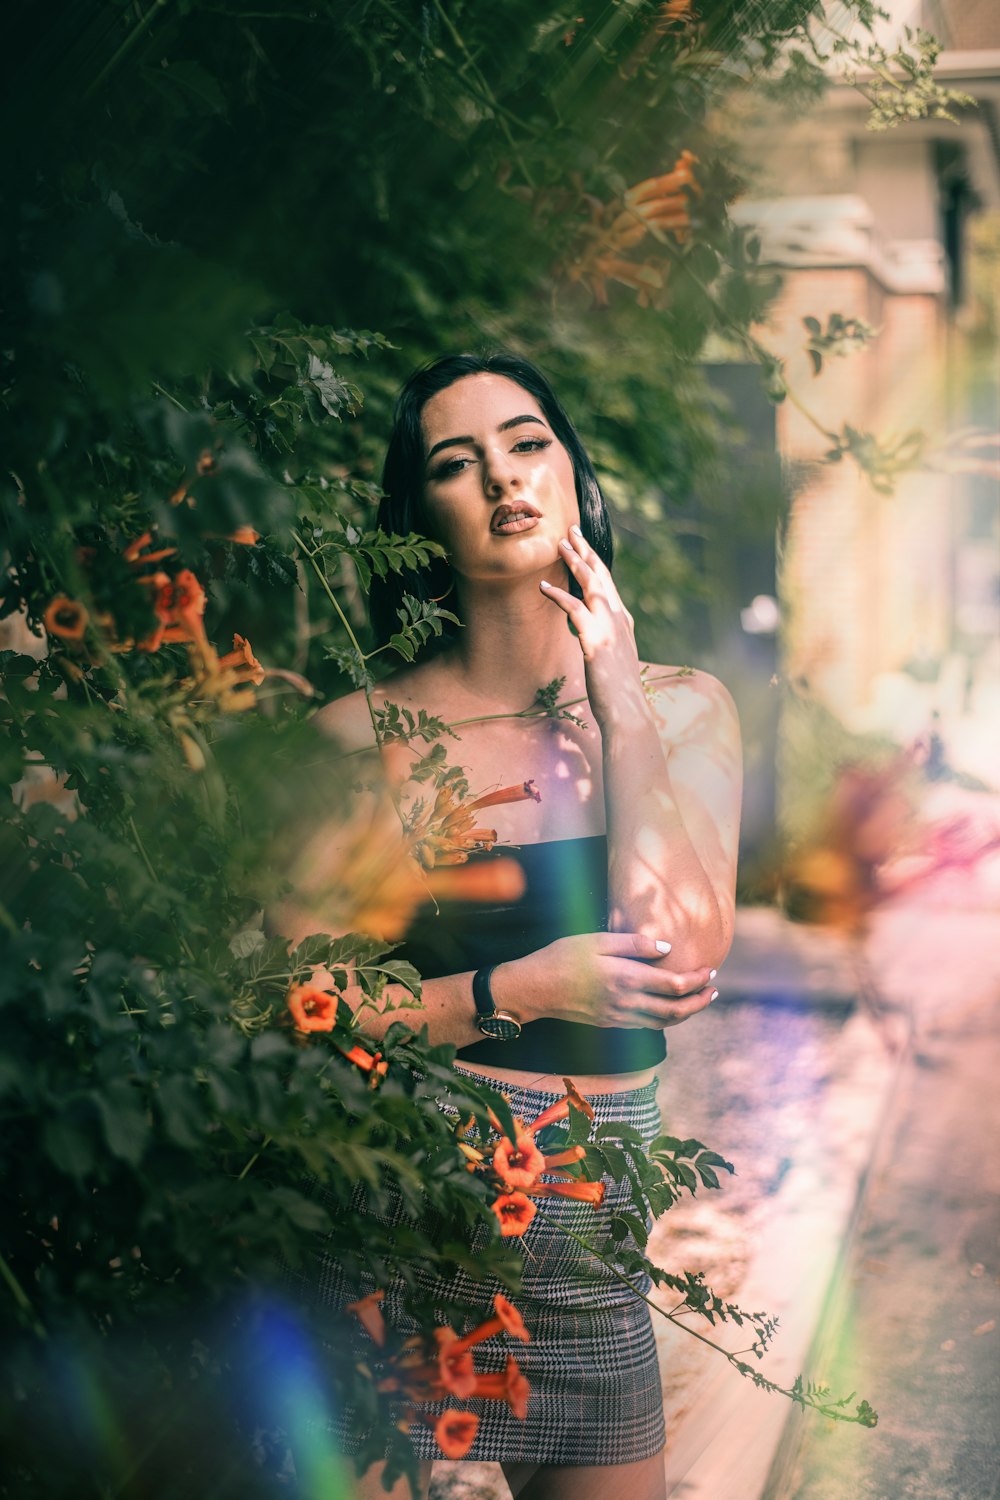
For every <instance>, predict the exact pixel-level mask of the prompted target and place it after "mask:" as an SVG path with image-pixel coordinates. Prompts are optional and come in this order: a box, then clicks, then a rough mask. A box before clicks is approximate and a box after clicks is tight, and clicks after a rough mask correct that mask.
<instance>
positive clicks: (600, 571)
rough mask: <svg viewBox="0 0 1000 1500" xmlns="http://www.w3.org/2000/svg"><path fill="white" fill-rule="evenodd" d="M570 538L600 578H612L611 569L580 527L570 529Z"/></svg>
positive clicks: (575, 526)
mask: <svg viewBox="0 0 1000 1500" xmlns="http://www.w3.org/2000/svg"><path fill="white" fill-rule="evenodd" d="M569 538H570V541H571V542H572V544H573V546H574V547H575V548H576V550H577V552H578V553H579V555H580V556H581V557H582V558H583V560H584V562H585V563H586V564H587V566H588V567H589V568H592V569H593V571H594V572H595V573H596V574H597V576H598V577H599V578H610V577H611V569H610V568H609V567H608V565H607V563H606V562H605V561H604V560H603V558H602V557H601V555H600V553H599V552H597V551H596V550H595V549H594V548H593V547H592V546H591V545H590V543H589V542H588V541H587V538H586V537H585V536H584V534H583V532H582V531H581V530H580V528H579V526H577V525H576V524H575V523H574V524H573V525H572V526H571V527H570V528H569Z"/></svg>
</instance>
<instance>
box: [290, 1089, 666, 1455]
mask: <svg viewBox="0 0 1000 1500" xmlns="http://www.w3.org/2000/svg"><path fill="white" fill-rule="evenodd" d="M459 1071H462V1070H461V1069H460V1070H459ZM473 1076H479V1075H473ZM657 1083H658V1080H657V1079H655V1078H654V1079H653V1080H652V1081H651V1082H650V1083H648V1084H647V1085H645V1086H644V1087H643V1088H640V1089H632V1090H628V1091H626V1092H623V1093H617V1094H598V1095H589V1096H588V1097H589V1100H590V1103H591V1104H592V1105H593V1108H594V1124H595V1125H601V1124H604V1123H605V1122H608V1121H616V1122H619V1123H621V1124H626V1125H631V1126H633V1127H634V1128H636V1129H637V1130H639V1131H640V1132H641V1133H642V1137H643V1142H644V1144H645V1145H647V1146H648V1145H649V1143H650V1142H651V1141H652V1140H653V1139H654V1138H655V1137H656V1136H657V1135H659V1134H660V1131H661V1124H660V1113H659V1109H658V1107H657V1104H656V1090H657ZM503 1092H504V1094H505V1095H506V1097H507V1098H508V1099H509V1100H510V1107H511V1111H512V1113H513V1114H514V1115H515V1116H519V1117H520V1118H521V1119H525V1120H533V1119H534V1118H535V1117H536V1116H537V1115H539V1114H540V1113H541V1112H542V1110H543V1109H546V1108H547V1107H548V1105H550V1104H552V1103H553V1102H554V1101H555V1100H556V1099H558V1098H561V1097H562V1095H561V1093H551V1092H548V1091H543V1090H541V1089H525V1088H513V1087H510V1086H506V1085H505V1086H503ZM605 1188H606V1192H605V1198H604V1202H603V1204H602V1206H601V1207H600V1208H597V1209H595V1208H593V1207H592V1206H591V1205H588V1204H583V1203H577V1202H574V1201H573V1200H571V1199H562V1198H550V1199H546V1200H545V1204H544V1208H545V1214H544V1217H543V1215H542V1214H541V1213H539V1214H536V1216H535V1218H534V1219H533V1220H532V1222H531V1224H529V1226H528V1228H527V1230H526V1231H525V1233H524V1235H523V1236H521V1238H520V1239H518V1240H515V1241H512V1243H514V1244H516V1245H518V1246H519V1247H520V1249H521V1251H522V1253H523V1256H524V1275H523V1280H522V1284H521V1290H520V1292H519V1293H517V1295H516V1296H515V1297H514V1298H513V1301H514V1304H515V1306H516V1307H517V1310H518V1312H519V1313H520V1314H521V1316H522V1318H523V1319H524V1322H525V1324H526V1326H527V1328H528V1331H529V1333H530V1334H531V1341H530V1343H527V1344H523V1343H517V1344H516V1345H514V1344H512V1343H511V1341H510V1340H509V1339H502V1338H497V1339H492V1340H489V1341H488V1342H486V1343H483V1344H480V1345H478V1346H477V1348H476V1370H477V1372H479V1373H482V1374H485V1373H487V1372H489V1371H492V1370H497V1371H500V1370H502V1369H503V1368H504V1363H505V1359H506V1356H507V1354H508V1353H511V1352H513V1353H514V1354H515V1357H516V1359H517V1362H518V1364H519V1365H520V1367H521V1371H522V1373H523V1374H524V1375H525V1377H526V1378H527V1380H528V1382H529V1385H530V1387H531V1395H530V1397H529V1400H528V1411H527V1417H526V1418H525V1419H523V1420H522V1419H519V1418H518V1417H516V1416H515V1415H514V1413H513V1412H512V1411H511V1410H510V1408H509V1407H508V1405H507V1404H506V1402H503V1401H495V1400H484V1399H480V1400H466V1401H457V1400H455V1399H454V1398H452V1400H451V1401H450V1402H446V1403H442V1404H441V1405H438V1406H428V1407H427V1408H425V1410H427V1411H428V1412H430V1413H435V1414H436V1413H438V1412H440V1411H443V1410H445V1409H446V1407H447V1406H448V1405H453V1406H456V1407H460V1408H461V1409H462V1410H467V1411H473V1412H476V1413H478V1415H479V1417H480V1422H479V1429H478V1432H477V1435H476V1440H475V1443H474V1444H473V1446H472V1448H471V1450H470V1452H469V1453H468V1455H467V1457H468V1460H469V1461H470V1462H484V1463H499V1462H503V1463H535V1464H588V1465H589V1464H626V1463H637V1462H639V1461H640V1460H642V1459H645V1458H650V1457H651V1456H652V1455H653V1454H655V1453H658V1452H659V1451H660V1449H661V1448H662V1447H663V1445H664V1441H665V1431H664V1423H663V1395H662V1388H661V1383H660V1371H659V1366H658V1363H657V1356H656V1341H655V1338H654V1334H653V1327H652V1319H651V1315H650V1311H649V1308H648V1307H647V1305H646V1303H645V1302H643V1301H642V1300H641V1299H640V1298H639V1297H636V1296H634V1295H633V1293H632V1292H631V1291H630V1288H629V1286H627V1285H625V1284H624V1283H623V1282H622V1281H620V1280H619V1279H617V1278H616V1277H615V1276H613V1275H612V1274H611V1272H610V1271H609V1270H608V1269H607V1267H605V1266H604V1265H603V1264H602V1262H601V1261H599V1260H597V1259H595V1257H594V1256H592V1255H590V1254H589V1253H588V1252H587V1251H585V1250H584V1249H582V1247H581V1246H580V1245H579V1244H577V1242H576V1241H575V1240H574V1239H572V1238H571V1237H570V1236H569V1235H567V1234H563V1233H561V1232H560V1226H562V1227H564V1228H566V1229H571V1230H573V1231H575V1232H576V1233H577V1234H580V1235H582V1236H583V1237H584V1238H586V1239H589V1240H591V1241H592V1242H598V1243H599V1242H600V1241H601V1240H603V1239H604V1238H605V1236H606V1233H607V1221H608V1219H609V1217H610V1215H611V1214H612V1213H613V1212H614V1211H615V1210H616V1208H626V1207H630V1200H629V1196H628V1189H627V1186H626V1185H625V1184H617V1185H616V1184H615V1183H613V1182H612V1181H611V1180H610V1179H609V1178H605ZM632 1211H633V1212H634V1209H633V1210H632ZM390 1222H396V1221H390ZM315 1278H316V1279H315V1281H314V1282H313V1285H312V1286H311V1287H309V1288H306V1287H300V1290H301V1291H302V1292H304V1293H306V1295H308V1297H309V1300H310V1301H311V1302H312V1305H313V1306H314V1307H315V1308H317V1310H320V1309H322V1308H324V1307H325V1308H335V1307H342V1306H343V1305H344V1303H345V1302H348V1301H351V1300H353V1299H354V1298H356V1297H357V1296H359V1295H361V1294H362V1293H363V1292H365V1291H370V1290H371V1288H370V1287H366V1288H360V1289H359V1288H358V1287H357V1286H348V1285H347V1284H346V1282H345V1280H344V1277H343V1275H342V1273H341V1272H340V1269H339V1267H338V1266H337V1264H336V1262H334V1261H333V1260H331V1259H330V1257H329V1256H327V1255H325V1254H324V1253H323V1252H322V1251H320V1253H319V1254H318V1256H317V1260H316V1264H315ZM632 1285H633V1286H634V1287H635V1288H636V1290H637V1291H639V1292H642V1293H645V1294H648V1292H649V1289H650V1282H649V1280H648V1278H646V1277H643V1278H634V1279H633V1281H632ZM403 1290H404V1289H403V1288H402V1287H401V1286H389V1287H388V1288H386V1293H385V1300H384V1302H383V1304H382V1309H383V1312H384V1314H385V1318H386V1322H387V1323H388V1324H389V1325H390V1326H391V1327H393V1328H395V1329H398V1330H399V1331H400V1332H401V1333H403V1334H404V1336H405V1335H406V1334H409V1333H412V1332H415V1331H416V1326H415V1324H414V1323H413V1322H412V1320H411V1319H410V1317H409V1315H408V1314H407V1313H406V1312H405V1310H404V1308H403ZM425 1290H426V1296H427V1300H428V1304H429V1305H430V1306H435V1305H436V1303H437V1301H438V1300H440V1299H441V1298H442V1295H445V1296H448V1297H452V1298H455V1299H461V1300H468V1301H469V1302H470V1303H472V1304H475V1305H478V1306H480V1307H481V1308H482V1313H481V1316H478V1317H476V1318H475V1319H473V1320H472V1321H470V1324H469V1327H475V1326H476V1324H477V1323H478V1322H481V1321H483V1319H485V1318H486V1317H489V1316H491V1314H492V1302H493V1297H494V1295H495V1293H496V1292H498V1291H502V1290H503V1288H502V1287H501V1286H500V1284H499V1282H496V1283H494V1282H477V1281H473V1280H472V1279H471V1278H470V1277H468V1276H467V1275H466V1274H465V1273H464V1272H461V1271H460V1272H458V1274H457V1275H456V1276H453V1277H451V1278H449V1279H448V1280H447V1282H440V1281H436V1280H435V1279H434V1278H433V1276H432V1275H430V1274H429V1275H428V1276H427V1278H426V1282H425ZM329 1426H330V1430H331V1432H332V1433H333V1435H335V1437H336V1438H337V1441H338V1443H339V1445H340V1446H341V1449H342V1451H343V1452H345V1453H350V1452H351V1450H352V1447H353V1446H355V1444H354V1443H352V1433H353V1432H354V1427H353V1424H352V1421H351V1414H350V1413H346V1412H345V1413H341V1414H340V1416H339V1420H338V1419H337V1418H332V1419H331V1421H330V1424H329ZM410 1438H411V1441H412V1442H413V1445H414V1448H415V1449H416V1451H417V1453H418V1455H419V1456H420V1457H421V1458H426V1459H434V1458H438V1459H439V1458H440V1457H441V1451H440V1449H439V1448H438V1446H437V1443H436V1442H435V1440H434V1436H433V1433H432V1432H431V1431H430V1429H429V1428H428V1427H426V1426H425V1425H424V1424H423V1423H414V1424H413V1426H412V1427H411V1429H410Z"/></svg>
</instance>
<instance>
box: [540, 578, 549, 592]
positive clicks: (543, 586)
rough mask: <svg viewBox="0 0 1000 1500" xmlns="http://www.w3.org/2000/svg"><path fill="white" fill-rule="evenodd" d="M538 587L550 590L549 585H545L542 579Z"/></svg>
mask: <svg viewBox="0 0 1000 1500" xmlns="http://www.w3.org/2000/svg"><path fill="white" fill-rule="evenodd" d="M538 586H539V588H543V589H550V588H551V587H552V585H551V583H547V582H546V580H545V579H544V578H543V579H542V581H541V583H540V584H539V585H538Z"/></svg>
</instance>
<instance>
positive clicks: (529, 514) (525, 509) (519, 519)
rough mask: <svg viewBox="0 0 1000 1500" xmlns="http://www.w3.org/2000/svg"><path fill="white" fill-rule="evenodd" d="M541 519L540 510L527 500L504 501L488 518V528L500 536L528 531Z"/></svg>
mask: <svg viewBox="0 0 1000 1500" xmlns="http://www.w3.org/2000/svg"><path fill="white" fill-rule="evenodd" d="M540 519H541V511H540V510H538V508H537V507H536V506H534V505H532V504H530V502H529V501H527V500H514V501H506V500H505V501H504V503H503V504H502V505H498V506H497V508H496V510H495V511H494V512H493V515H492V516H491V518H490V530H491V531H493V532H496V533H497V534H499V535H500V536H505V535H508V534H510V533H511V532H515V531H530V530H531V528H532V527H533V526H535V525H537V523H538V521H539V520H540Z"/></svg>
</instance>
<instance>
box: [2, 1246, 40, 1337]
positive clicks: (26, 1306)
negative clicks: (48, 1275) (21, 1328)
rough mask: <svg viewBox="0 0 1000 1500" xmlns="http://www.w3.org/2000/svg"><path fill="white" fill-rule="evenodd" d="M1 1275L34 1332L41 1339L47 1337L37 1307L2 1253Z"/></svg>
mask: <svg viewBox="0 0 1000 1500" xmlns="http://www.w3.org/2000/svg"><path fill="white" fill-rule="evenodd" d="M0 1276H2V1277H3V1279H4V1281H5V1282H6V1283H7V1285H8V1287H9V1288H10V1291H11V1295H12V1296H13V1298H14V1301H15V1302H16V1303H17V1305H18V1307H19V1308H20V1309H21V1311H22V1312H23V1313H25V1314H26V1316H27V1317H28V1318H29V1319H30V1321H31V1326H32V1329H33V1330H34V1332H35V1333H37V1335H38V1337H39V1338H40V1339H47V1338H48V1333H47V1331H46V1329H45V1325H44V1324H43V1323H42V1321H41V1319H40V1318H39V1316H38V1314H37V1313H36V1312H35V1309H34V1308H33V1307H32V1305H31V1301H30V1299H29V1298H28V1296H27V1294H26V1292H25V1290H24V1288H23V1286H22V1285H21V1283H20V1282H19V1281H18V1279H17V1277H16V1276H15V1275H14V1272H13V1271H12V1270H11V1268H10V1266H9V1265H8V1264H7V1262H6V1260H5V1259H4V1257H3V1256H2V1255H0Z"/></svg>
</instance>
